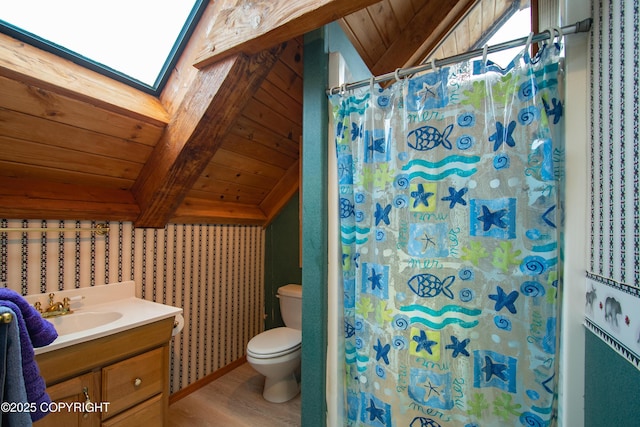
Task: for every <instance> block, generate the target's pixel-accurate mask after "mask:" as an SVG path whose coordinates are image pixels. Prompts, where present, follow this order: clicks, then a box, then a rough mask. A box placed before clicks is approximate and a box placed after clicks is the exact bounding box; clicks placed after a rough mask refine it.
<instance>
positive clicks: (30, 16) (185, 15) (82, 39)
mask: <svg viewBox="0 0 640 427" xmlns="http://www.w3.org/2000/svg"><path fill="white" fill-rule="evenodd" d="M204 7H206V2H204V0H109V1H100V2H98V1H87V0H58V1H53V0H29V1H3V2H0V32H3V33H7V34H9V35H11V36H12V37H16V38H18V39H20V40H22V41H24V42H26V43H29V44H33V45H35V46H37V47H39V48H43V49H46V50H48V51H51V52H53V53H56V54H58V55H60V56H62V57H65V58H67V59H71V60H72V61H74V62H76V63H79V64H81V65H83V66H85V67H87V68H90V69H93V70H94V71H98V72H100V73H102V74H105V75H108V76H109V77H112V78H115V79H117V80H120V81H124V82H125V83H128V84H130V85H132V86H134V87H137V88H138V89H142V90H144V91H145V92H149V93H153V94H157V93H159V91H161V90H162V86H163V85H164V83H165V81H166V77H168V75H167V74H166V73H167V70H169V69H170V67H171V66H172V65H173V64H174V63H175V61H176V60H177V55H179V53H180V52H181V50H182V47H183V44H184V43H183V42H186V38H187V37H188V36H189V35H190V33H191V31H192V30H193V28H194V27H195V24H196V23H197V20H198V18H199V17H200V15H201V14H202V11H203V10H204Z"/></svg>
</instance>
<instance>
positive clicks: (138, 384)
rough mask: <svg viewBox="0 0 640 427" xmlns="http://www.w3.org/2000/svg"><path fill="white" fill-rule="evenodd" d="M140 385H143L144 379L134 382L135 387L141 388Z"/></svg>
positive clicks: (137, 379)
mask: <svg viewBox="0 0 640 427" xmlns="http://www.w3.org/2000/svg"><path fill="white" fill-rule="evenodd" d="M140 384H142V379H140V378H136V379H135V380H133V385H134V386H135V387H140Z"/></svg>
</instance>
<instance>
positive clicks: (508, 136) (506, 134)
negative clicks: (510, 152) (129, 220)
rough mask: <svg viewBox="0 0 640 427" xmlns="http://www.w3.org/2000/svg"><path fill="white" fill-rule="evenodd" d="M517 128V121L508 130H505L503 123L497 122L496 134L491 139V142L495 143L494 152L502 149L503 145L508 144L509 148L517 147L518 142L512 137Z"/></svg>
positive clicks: (510, 124)
mask: <svg viewBox="0 0 640 427" xmlns="http://www.w3.org/2000/svg"><path fill="white" fill-rule="evenodd" d="M515 128H516V122H515V121H512V122H511V123H509V126H507V128H505V127H504V125H503V124H502V123H500V122H496V133H494V134H493V135H491V136H490V137H489V141H493V151H498V148H500V147H501V146H502V144H503V143H505V144H507V145H508V146H509V147H515V145H516V141H515V140H514V139H513V136H512V134H513V131H514V130H515Z"/></svg>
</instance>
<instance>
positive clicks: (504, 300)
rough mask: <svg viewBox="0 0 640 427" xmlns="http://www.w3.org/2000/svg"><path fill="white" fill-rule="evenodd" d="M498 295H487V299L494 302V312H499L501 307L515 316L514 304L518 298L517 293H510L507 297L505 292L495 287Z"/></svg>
mask: <svg viewBox="0 0 640 427" xmlns="http://www.w3.org/2000/svg"><path fill="white" fill-rule="evenodd" d="M497 290H498V293H497V294H491V295H489V299H492V300H494V301H495V302H496V305H495V310H496V311H500V310H502V308H503V307H506V308H507V310H509V311H510V312H511V313H513V314H516V312H517V310H516V306H515V305H514V303H515V302H516V299H517V298H518V295H519V294H518V291H513V292H510V293H509V295H507V294H506V293H505V291H504V290H503V289H502V288H501V287H500V286H497Z"/></svg>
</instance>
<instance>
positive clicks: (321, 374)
mask: <svg viewBox="0 0 640 427" xmlns="http://www.w3.org/2000/svg"><path fill="white" fill-rule="evenodd" d="M324 38H325V36H324V30H323V29H320V30H316V31H314V32H312V33H308V34H306V35H305V37H304V85H303V98H304V103H303V109H302V129H303V131H302V134H303V136H302V140H303V145H302V171H303V172H302V195H301V197H302V288H303V289H304V291H303V293H302V314H303V315H302V426H303V427H311V426H325V425H326V406H327V405H326V400H325V390H326V378H325V372H326V358H327V320H326V319H327V240H328V237H327V138H328V133H327V132H328V129H327V127H328V125H327V124H328V100H327V96H326V94H325V90H326V88H327V84H328V82H327V78H328V64H329V55H328V54H327V53H326V51H325V43H324Z"/></svg>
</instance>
